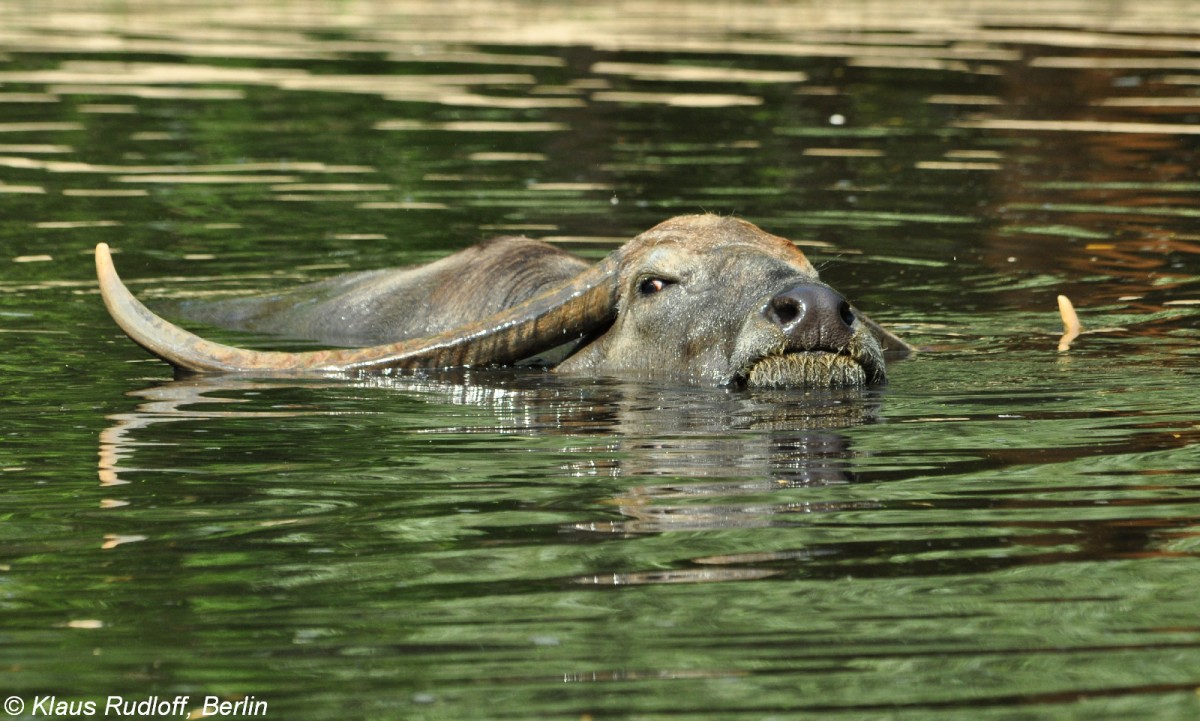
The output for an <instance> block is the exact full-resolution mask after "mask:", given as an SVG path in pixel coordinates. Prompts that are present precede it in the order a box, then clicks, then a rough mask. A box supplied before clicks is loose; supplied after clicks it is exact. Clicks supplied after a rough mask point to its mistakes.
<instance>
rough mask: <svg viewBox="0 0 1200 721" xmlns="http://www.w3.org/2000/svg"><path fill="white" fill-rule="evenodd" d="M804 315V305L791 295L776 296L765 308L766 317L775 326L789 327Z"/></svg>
mask: <svg viewBox="0 0 1200 721" xmlns="http://www.w3.org/2000/svg"><path fill="white" fill-rule="evenodd" d="M803 314H804V304H803V303H802V302H801V301H800V300H799V299H797V298H794V297H792V296H791V295H786V294H784V295H777V296H775V297H774V298H772V299H771V303H770V304H769V306H768V307H767V317H769V318H770V319H771V321H772V322H774V323H775V324H776V325H778V326H780V327H781V328H782V327H785V326H789V325H791V324H792V323H794V322H796V319H797V318H799V317H800V316H801V315H803Z"/></svg>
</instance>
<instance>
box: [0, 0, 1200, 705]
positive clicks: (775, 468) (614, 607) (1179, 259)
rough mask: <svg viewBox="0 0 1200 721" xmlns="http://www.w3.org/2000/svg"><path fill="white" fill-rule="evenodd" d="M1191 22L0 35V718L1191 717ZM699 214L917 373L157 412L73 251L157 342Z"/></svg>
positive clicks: (496, 385) (990, 17) (1018, 10)
mask: <svg viewBox="0 0 1200 721" xmlns="http://www.w3.org/2000/svg"><path fill="white" fill-rule="evenodd" d="M1194 10H1195V8H1194V7H1193V6H1192V3H1189V2H1185V1H1184V0H1143V1H1142V2H1137V3H1131V2H1117V3H1103V4H1097V3H1094V2H1085V1H1084V0H1055V1H1054V2H1050V3H1045V2H1039V3H1024V2H982V3H971V4H968V5H965V6H964V5H963V4H962V3H950V2H942V1H941V0H933V1H932V2H923V3H911V2H894V3H885V4H881V3H873V2H865V1H864V2H849V3H836V4H826V5H824V6H817V5H812V4H807V3H792V4H762V3H696V2H686V1H684V0H677V1H668V2H656V3H649V4H647V3H645V2H639V3H631V2H618V3H606V4H601V5H597V6H594V7H593V6H588V7H587V8H584V7H582V6H576V5H572V4H566V3H564V4H559V5H547V4H544V3H536V4H529V3H522V2H498V3H488V4H487V5H486V7H484V6H482V5H480V4H479V3H475V2H455V1H453V0H452V1H450V2H437V3H432V2H424V1H419V0H409V1H407V2H403V3H343V2H323V1H319V0H293V1H285V2H277V3H269V4H263V3H257V2H240V3H236V4H234V3H226V2H202V3H195V2H187V3H184V2H178V3H177V2H166V3H164V2H153V3H151V2H141V1H135V2H125V3H121V4H119V6H113V7H112V8H108V7H100V8H91V9H84V8H81V7H79V6H78V4H76V3H70V2H63V3H58V2H38V3H36V4H34V3H28V2H20V1H17V0H10V1H7V2H5V1H0V201H2V202H3V204H4V208H5V212H4V213H3V214H2V217H0V238H2V242H3V246H0V247H2V249H3V252H0V268H3V269H4V273H3V275H2V276H0V338H3V339H4V340H5V348H6V350H5V351H4V353H3V355H2V356H0V358H2V359H3V363H4V370H5V373H4V374H3V375H0V384H3V385H2V386H0V387H2V388H3V398H4V401H5V403H4V405H5V408H4V421H3V423H2V424H0V433H2V435H0V441H2V443H0V478H2V479H3V481H4V489H5V491H6V499H7V500H8V505H7V506H6V516H5V518H6V523H5V524H3V525H0V538H2V539H3V545H2V548H3V554H2V557H0V607H2V608H3V609H4V611H5V614H6V618H7V619H9V624H7V628H8V635H7V636H6V638H5V643H4V646H3V648H4V650H3V651H0V659H2V660H3V663H0V665H2V666H3V667H4V668H6V669H8V673H7V676H6V680H7V681H8V684H7V685H6V689H7V690H8V693H13V694H17V695H20V696H22V697H24V698H26V699H27V700H28V699H32V698H33V696H34V695H35V694H58V695H59V696H61V697H63V698H68V697H69V698H73V699H85V698H93V699H95V698H102V697H103V696H104V695H105V694H109V693H123V694H126V695H128V696H131V697H132V696H146V695H150V694H160V695H171V696H173V695H175V694H190V695H192V696H193V697H196V698H198V697H199V696H201V695H203V694H210V693H211V694H216V695H219V696H221V697H222V698H227V699H236V698H240V697H243V696H245V695H247V694H252V695H255V696H256V697H259V698H266V699H267V700H269V702H270V704H271V715H287V716H288V717H289V718H304V719H317V718H346V717H348V716H361V717H379V718H390V717H397V718H555V717H559V718H589V717H590V718H603V717H606V716H607V717H622V718H635V717H636V718H644V719H651V718H660V717H662V718H665V717H668V716H669V717H672V718H680V717H686V718H722V719H725V718H746V719H750V718H754V719H758V718H770V717H788V718H796V717H800V718H847V719H850V718H853V719H867V718H871V719H874V718H879V719H882V718H889V719H892V718H912V719H922V720H925V719H937V718H945V719H952V718H964V717H970V718H981V719H984V718H995V719H1002V718H1003V719H1013V718H1062V719H1073V718H1080V719H1082V718H1087V719H1098V718H1111V719H1125V718H1134V717H1137V718H1162V719H1189V718H1194V717H1195V716H1197V714H1200V705H1198V703H1200V702H1198V701H1197V695H1196V689H1197V688H1198V687H1200V624H1197V622H1196V611H1195V608H1196V606H1195V592H1194V587H1195V584H1194V583H1192V582H1191V581H1190V579H1192V578H1193V577H1195V576H1196V574H1197V572H1198V570H1200V565H1198V561H1197V559H1196V555H1197V553H1198V552H1200V540H1198V539H1200V484H1198V483H1197V478H1200V452H1198V451H1197V448H1200V443H1198V441H1200V420H1198V418H1197V413H1196V398H1197V395H1196V388H1197V382H1196V381H1197V371H1196V368H1197V367H1198V366H1197V360H1198V357H1200V350H1198V348H1200V344H1198V343H1200V330H1198V328H1197V318H1198V315H1197V313H1198V312H1200V309H1198V308H1197V304H1198V303H1200V266H1198V262H1197V255H1198V251H1200V233H1198V232H1197V230H1196V227H1195V215H1196V210H1195V208H1194V204H1193V202H1192V195H1194V193H1195V191H1196V189H1197V187H1198V185H1197V184H1198V182H1200V180H1198V178H1197V175H1196V168H1198V167H1200V162H1198V161H1200V159H1198V158H1197V151H1198V148H1200V144H1198V143H1200V141H1198V140H1197V137H1196V128H1197V127H1200V124H1198V123H1200V118H1198V117H1197V110H1198V109H1200V107H1198V104H1197V100H1196V97H1197V96H1196V92H1195V91H1196V87H1197V85H1200V64H1198V61H1197V56H1198V54H1200V40H1198V39H1197V38H1198V37H1200V15H1197V14H1196V13H1195V12H1194ZM699 210H708V211H713V212H720V213H736V214H739V215H742V216H744V217H747V218H748V219H750V220H752V221H754V222H755V223H757V224H759V225H761V226H763V227H764V228H766V229H768V230H770V231H772V232H775V233H779V234H782V235H785V236H789V237H792V238H794V239H796V240H797V241H799V243H800V245H801V247H802V248H803V249H804V250H805V252H806V253H807V254H809V256H810V258H812V260H813V261H814V263H815V264H816V265H817V266H818V267H819V268H820V269H821V272H822V274H823V276H824V277H825V278H826V279H827V280H829V281H830V282H831V283H832V284H833V285H835V286H836V287H838V288H839V289H841V290H843V291H845V292H846V293H847V294H848V295H850V296H851V297H852V299H853V300H854V301H855V303H856V304H858V305H859V306H860V307H863V308H864V309H866V310H868V311H869V312H871V315H872V316H873V317H874V318H876V319H877V320H880V321H883V322H885V323H886V324H888V325H889V326H890V327H892V328H893V329H895V330H897V332H899V333H901V334H902V335H904V336H905V337H906V338H908V339H909V340H911V341H913V342H915V343H917V344H918V345H919V346H921V347H922V349H923V351H922V353H920V354H919V355H918V356H917V357H916V358H915V359H913V360H910V361H906V362H903V363H899V364H896V365H895V366H894V367H893V368H891V369H890V375H891V379H892V380H891V384H890V385H889V386H888V387H887V388H886V389H878V390H871V391H867V392H856V393H834V394H830V393H804V392H779V393H746V392H739V391H732V390H726V389H705V388H687V387H677V386H672V385H669V384H647V383H632V382H629V381H628V380H621V379H595V380H584V381H580V380H578V379H566V378H558V377H557V376H555V375H553V374H547V373H542V372H540V371H521V372H507V371H497V372H491V371H488V372H482V371H473V372H470V373H466V374H421V375H419V376H417V377H411V378H410V377H401V378H388V379H369V378H368V379H355V380H347V379H329V380H327V381H321V382H288V381H279V380H264V379H228V378H225V379H221V378H203V379H181V380H177V381H173V380H171V379H170V374H169V371H168V370H167V369H166V368H165V367H164V366H163V365H161V364H160V363H158V362H157V361H153V360H148V359H146V357H145V355H144V354H143V353H142V352H141V351H140V350H139V349H138V348H136V347H135V346H133V345H132V344H131V343H129V342H128V341H127V340H125V339H124V338H123V337H121V336H120V334H119V332H118V331H117V330H116V329H115V327H113V326H112V325H111V323H110V321H109V320H108V318H107V317H106V316H105V314H104V312H103V310H102V308H101V304H100V301H99V298H98V296H97V295H96V293H95V290H94V288H95V286H94V281H93V279H92V271H91V259H90V257H89V252H90V250H91V248H92V247H93V246H94V244H95V243H96V242H99V241H104V242H107V243H109V244H111V245H113V246H114V247H115V248H117V249H118V250H120V251H123V252H122V254H121V255H120V257H119V259H118V260H119V264H120V266H121V268H122V270H123V273H125V275H126V276H127V277H128V280H129V281H130V284H131V287H133V288H134V289H135V291H136V292H137V293H138V294H139V296H142V297H146V298H147V299H150V300H152V301H155V302H158V303H163V304H164V305H166V304H167V302H168V300H169V299H177V298H188V299H198V298H205V297H210V296H211V297H222V296H229V295H237V294H245V293H248V292H251V291H253V290H258V289H272V288H282V287H287V286H291V285H294V284H296V283H299V282H302V281H304V280H309V279H313V278H318V277H324V276H326V275H329V274H331V273H335V272H339V271H342V270H354V269H364V268H374V267H383V266H388V265H398V264H403V263H410V262H423V261H427V260H431V259H434V258H437V257H441V256H443V255H445V254H446V253H447V252H449V251H451V250H453V249H456V248H459V247H463V246H465V245H468V244H470V243H472V242H475V241H476V240H478V239H480V238H483V237H487V236H491V235H496V234H502V233H525V234H529V235H533V236H537V237H542V238H546V239H548V240H551V241H552V242H557V243H561V244H562V245H564V246H565V247H567V248H569V249H571V250H572V251H575V252H579V253H580V254H582V255H584V256H586V257H589V258H597V257H599V256H600V255H602V254H604V253H605V252H606V251H607V250H608V249H609V248H611V247H614V246H616V245H618V244H619V243H621V242H622V241H623V239H626V238H628V237H630V236H631V235H633V234H635V233H637V232H639V231H641V230H644V229H645V228H647V227H649V226H651V225H653V224H654V223H657V222H658V221H660V220H662V219H664V218H665V217H668V216H670V215H674V214H678V213H684V212H689V213H690V212H696V211H699ZM1059 294H1065V295H1066V296H1067V297H1069V298H1070V299H1071V300H1072V301H1073V303H1074V305H1075V307H1076V308H1077V310H1078V312H1079V316H1080V320H1081V322H1082V326H1083V328H1082V330H1083V332H1082V334H1081V335H1079V336H1078V337H1076V338H1074V339H1072V340H1071V341H1070V343H1069V348H1068V349H1066V350H1063V351H1059V350H1058V346H1059V344H1060V336H1061V334H1062V327H1061V324H1060V319H1059V316H1058V312H1057V310H1056V296H1057V295H1059ZM206 331H211V332H212V333H213V334H215V335H217V336H218V337H220V338H222V339H224V340H232V341H235V342H240V343H245V344H248V345H253V346H255V347H268V346H271V345H272V344H273V343H277V341H276V340H274V339H271V338H264V337H261V336H246V335H238V334H232V333H228V332H223V331H217V330H212V329H206Z"/></svg>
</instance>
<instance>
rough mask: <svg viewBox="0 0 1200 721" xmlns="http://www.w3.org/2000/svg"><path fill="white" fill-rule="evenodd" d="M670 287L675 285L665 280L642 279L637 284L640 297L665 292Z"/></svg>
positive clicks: (673, 282) (671, 281)
mask: <svg viewBox="0 0 1200 721" xmlns="http://www.w3.org/2000/svg"><path fill="white" fill-rule="evenodd" d="M672 285H675V281H673V280H670V279H667V278H643V279H642V281H641V282H640V283H638V292H639V293H641V294H642V295H654V294H655V293H659V292H661V291H663V290H666V289H667V288H668V287H670V286H672Z"/></svg>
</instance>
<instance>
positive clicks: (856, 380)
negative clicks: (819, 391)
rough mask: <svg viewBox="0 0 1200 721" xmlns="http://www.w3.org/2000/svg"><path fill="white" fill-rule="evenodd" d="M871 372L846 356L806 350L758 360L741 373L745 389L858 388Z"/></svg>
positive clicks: (865, 382)
mask: <svg viewBox="0 0 1200 721" xmlns="http://www.w3.org/2000/svg"><path fill="white" fill-rule="evenodd" d="M870 375H872V374H869V373H868V372H867V369H866V368H864V367H863V365H862V364H861V363H859V362H858V361H856V360H854V359H853V358H851V357H850V356H848V355H843V354H841V353H829V352H825V351H806V352H796V353H784V354H781V355H771V356H767V357H765V358H762V359H760V360H759V361H758V362H756V363H755V364H754V365H753V366H751V367H750V370H749V371H748V372H746V374H745V375H744V379H745V381H744V382H745V385H746V387H748V388H861V387H863V386H865V385H867V384H868V383H869V382H871V381H870V380H869V377H870Z"/></svg>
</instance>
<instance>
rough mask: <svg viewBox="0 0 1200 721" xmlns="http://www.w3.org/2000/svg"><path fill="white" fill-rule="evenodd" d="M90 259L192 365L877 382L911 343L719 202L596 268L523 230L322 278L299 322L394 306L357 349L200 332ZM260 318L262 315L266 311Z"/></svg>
mask: <svg viewBox="0 0 1200 721" xmlns="http://www.w3.org/2000/svg"><path fill="white" fill-rule="evenodd" d="M534 265H536V266H537V267H531V266H534ZM96 266H97V272H98V275H99V278H100V288H101V293H102V295H103V297H104V301H105V304H106V305H107V307H108V310H109V312H110V313H111V314H112V316H113V318H114V319H115V320H116V321H117V323H118V324H119V325H120V326H121V328H122V329H124V330H125V332H126V333H127V334H128V335H129V336H130V337H131V338H132V339H133V340H134V341H136V342H137V343H139V344H140V345H142V346H143V347H144V348H146V349H147V350H149V351H150V352H151V353H153V354H154V355H157V356H158V357H160V358H162V359H164V360H166V361H167V362H169V363H171V364H172V365H174V366H176V367H177V368H180V369H183V370H187V371H192V372H234V373H257V374H281V373H283V374H288V373H290V374H312V373H348V372H390V371H392V370H398V369H415V368H445V367H456V366H480V365H505V364H512V363H517V362H519V361H523V360H525V359H528V358H531V357H533V356H537V355H538V354H541V353H544V352H546V351H549V350H550V349H554V348H565V349H566V352H567V353H568V355H567V356H566V358H565V360H563V361H562V362H561V363H560V364H559V365H558V367H557V370H558V371H559V372H562V373H588V374H615V375H625V376H630V375H633V376H644V377H673V378H677V379H681V380H685V381H687V382H698V383H705V384H717V385H748V386H757V387H762V386H803V387H835V386H864V385H869V384H875V383H881V382H883V381H884V378H885V373H884V352H885V351H895V352H907V351H908V350H909V346H908V345H907V344H905V343H904V342H903V341H901V340H900V339H898V338H897V337H896V336H894V335H892V334H891V333H889V332H888V331H886V330H884V329H883V328H881V327H880V326H879V325H877V324H876V323H874V322H873V321H871V320H870V319H869V318H867V317H866V316H865V315H863V314H862V313H860V312H859V311H858V310H857V309H855V308H854V306H852V305H851V304H850V303H849V302H847V301H846V299H845V298H843V297H842V296H841V295H839V294H838V293H837V292H836V291H834V290H833V289H832V288H830V287H829V286H827V285H825V284H824V283H822V282H820V280H818V277H817V271H816V270H815V269H814V268H813V266H812V264H811V263H809V261H808V259H807V258H805V257H804V254H803V253H801V252H800V251H799V250H798V249H797V248H796V246H795V245H794V244H793V243H792V242H790V241H788V240H785V239H783V238H780V237H777V236H774V235H770V234H769V233H765V232H764V231H762V230H760V229H759V228H757V227H755V226H754V225H751V224H750V223H747V222H745V221H741V220H737V219H733V218H723V217H719V216H715V215H695V216H684V217H679V218H674V219H672V220H668V221H666V222H664V223H662V224H660V225H658V226H656V227H654V228H652V229H650V230H649V231H647V232H645V233H643V234H641V235H639V236H637V237H636V238H634V239H633V240H631V241H630V242H629V243H627V244H625V245H624V246H622V247H621V248H619V249H617V250H615V251H613V252H612V253H611V254H610V255H609V256H608V257H606V258H605V259H603V260H602V261H600V262H599V263H597V264H595V265H592V266H587V265H585V264H583V263H582V262H581V261H578V260H576V259H573V258H569V257H568V256H566V255H565V254H563V253H561V251H558V250H556V249H551V248H550V247H549V246H545V245H544V244H540V243H534V242H533V241H529V240H524V239H522V240H519V241H510V242H509V243H507V244H505V243H503V242H499V243H491V244H488V245H486V246H478V247H476V248H475V249H472V250H470V251H464V252H462V253H459V254H456V255H453V256H450V257H449V258H447V259H444V260H443V261H439V262H438V263H434V264H431V265H429V266H425V267H423V268H418V269H415V270H414V269H407V270H403V271H391V275H382V276H381V275H378V274H360V275H358V276H353V277H351V278H350V279H349V280H346V281H338V282H336V283H335V284H334V285H333V286H329V285H327V284H326V285H325V286H324V290H323V291H322V293H323V295H324V296H326V297H325V298H324V299H323V300H322V303H321V304H319V305H312V304H311V303H310V304H307V305H306V306H305V307H306V308H308V310H307V311H306V312H308V313H309V315H314V314H315V317H314V318H310V319H308V320H307V321H306V322H310V321H311V322H312V323H316V324H317V325H321V326H329V325H337V324H338V323H340V322H342V321H340V320H339V319H345V318H347V317H348V316H363V315H371V314H375V315H377V316H378V317H387V318H388V325H387V328H385V331H386V332H385V333H384V334H383V335H381V336H380V340H381V341H386V342H382V343H381V344H377V345H371V346H370V347H365V348H338V349H333V350H323V351H310V352H297V353H286V352H273V351H254V350H247V349H243V348H235V347H232V346H227V345H222V344H219V343H214V342H212V341H208V340H204V339H202V338H200V337H198V336H196V335H194V334H192V333H190V332H188V331H185V330H183V329H182V328H179V327H178V326H175V325H173V324H171V323H169V322H167V321H165V320H163V319H162V318H160V317H159V316H157V315H155V314H154V313H152V312H151V311H150V310H148V309H147V308H146V307H145V306H143V305H142V304H141V303H140V302H138V300H137V299H135V298H134V297H133V296H132V294H130V293H129V291H128V290H127V289H126V288H125V287H124V285H122V283H121V281H120V278H119V277H118V276H117V274H116V271H115V269H114V268H113V265H112V260H111V257H110V255H109V252H108V248H107V246H105V245H104V244H100V245H99V246H97V248H96ZM366 276H369V277H366ZM530 278H537V279H538V280H537V282H536V283H531V282H530V280H529V279H530ZM335 280H336V279H335ZM330 287H333V288H337V289H338V291H337V292H336V293H332V291H330V290H329V289H330ZM381 288H386V289H387V292H386V293H385V292H383V291H381V290H380V289H381ZM331 293H332V297H329V296H330V295H331ZM285 298H286V296H285ZM364 298H369V299H371V300H370V302H367V301H364ZM435 299H436V300H435ZM289 304H290V301H287V302H282V303H281V301H280V299H279V298H278V297H277V298H275V299H273V300H272V301H271V303H270V304H267V305H266V306H264V307H268V308H271V309H273V310H274V311H278V312H279V313H281V314H284V315H286V314H287V313H288V309H287V308H286V307H281V306H286V305H289ZM372 304H373V305H372ZM398 304H399V305H398ZM422 315H427V316H429V317H430V318H434V319H440V320H436V321H434V320H428V319H422V318H420V317H419V316H422ZM393 319H395V320H393ZM254 327H256V328H258V329H264V328H265V329H270V328H271V318H270V317H267V318H266V319H265V320H264V319H259V320H258V321H257V323H256V325H255V326H254ZM305 327H308V326H305Z"/></svg>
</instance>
